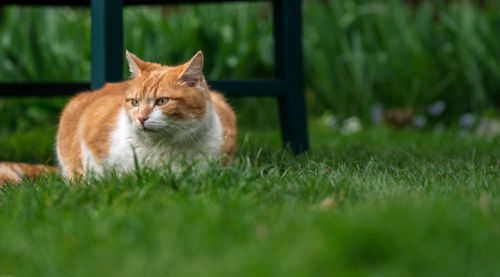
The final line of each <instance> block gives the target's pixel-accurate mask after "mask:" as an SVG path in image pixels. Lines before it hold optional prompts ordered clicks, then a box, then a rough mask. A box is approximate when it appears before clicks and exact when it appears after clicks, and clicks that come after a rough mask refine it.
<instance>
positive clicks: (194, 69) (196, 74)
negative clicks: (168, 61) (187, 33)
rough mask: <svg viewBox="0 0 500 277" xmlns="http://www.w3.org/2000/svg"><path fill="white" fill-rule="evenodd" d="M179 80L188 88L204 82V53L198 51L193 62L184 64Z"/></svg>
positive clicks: (192, 59)
mask: <svg viewBox="0 0 500 277" xmlns="http://www.w3.org/2000/svg"><path fill="white" fill-rule="evenodd" d="M179 79H180V80H181V81H182V82H183V83H185V84H187V85H188V86H196V85H197V84H199V83H200V82H201V81H202V80H203V53H202V52H201V51H198V53H196V55H194V56H193V57H192V58H191V60H189V61H188V62H187V63H185V64H184V70H182V73H181V74H180V75H179Z"/></svg>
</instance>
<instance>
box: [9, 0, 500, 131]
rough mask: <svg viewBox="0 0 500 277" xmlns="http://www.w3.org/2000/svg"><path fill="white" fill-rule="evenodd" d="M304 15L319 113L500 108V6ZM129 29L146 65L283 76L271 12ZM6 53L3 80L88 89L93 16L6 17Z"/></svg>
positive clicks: (147, 13)
mask: <svg viewBox="0 0 500 277" xmlns="http://www.w3.org/2000/svg"><path fill="white" fill-rule="evenodd" d="M303 6H304V32H303V33H304V40H303V43H304V50H305V51H304V52H305V65H306V68H305V77H306V81H307V100H308V108H309V112H310V113H311V114H312V115H318V114H321V113H322V112H323V111H324V110H330V111H333V112H334V113H335V114H337V115H338V116H340V117H347V116H351V115H361V116H362V118H363V119H368V118H369V110H370V107H371V106H372V105H373V104H374V103H377V102H380V103H382V104H384V106H386V107H413V108H414V109H416V110H417V111H421V110H423V109H425V107H426V105H427V104H429V103H432V102H434V101H436V100H443V101H445V102H446V104H447V106H448V109H447V110H446V114H445V116H447V117H448V118H453V117H455V116H457V115H459V114H462V113H464V112H469V111H473V112H485V111H487V110H490V109H494V108H495V107H496V106H497V105H498V104H499V103H500V94H499V93H498V91H499V90H500V54H499V53H500V35H499V32H498V22H499V21H500V13H499V12H498V6H499V5H498V2H490V3H489V4H487V5H486V6H485V7H484V8H480V7H479V6H477V5H476V4H474V2H473V1H453V2H452V3H449V4H443V3H441V1H423V2H422V4H420V5H416V6H408V5H406V4H405V3H404V1H397V0H387V1H353V0H342V1H334V0H328V1H318V0H307V1H304V2H303ZM124 26H125V28H124V29H125V32H124V33H125V48H128V49H129V50H131V51H132V52H134V53H136V54H137V55H139V56H142V57H144V58H145V59H148V60H154V61H158V62H162V63H180V62H182V61H184V60H187V59H188V58H189V57H190V56H191V55H193V53H195V51H197V50H199V49H202V50H203V51H204V52H205V53H206V61H207V63H206V70H205V72H206V74H207V75H208V76H209V77H210V78H214V79H217V78H270V77H272V76H273V68H274V66H273V57H274V54H273V40H272V12H271V6H270V5H269V4H264V3H253V4H241V3H238V4H203V5H195V6H190V5H180V6H165V7H139V8H126V9H125V13H124ZM0 48H1V51H0V59H1V60H2V65H3V66H1V67H0V81H28V80H34V81H42V80H64V81H69V80H88V79H89V77H90V18H89V11H88V10H87V9H69V8H48V9H43V8H19V7H6V8H3V9H2V13H1V21H0ZM126 71H127V70H126V67H125V63H124V72H126ZM51 101H53V100H49V101H48V102H44V101H41V100H34V101H33V102H30V103H29V106H30V107H32V108H31V109H33V110H35V111H32V112H30V114H33V115H35V114H36V116H31V115H28V116H26V117H24V119H23V117H21V116H15V117H14V116H12V117H9V116H7V117H5V116H2V117H1V119H0V123H1V125H2V126H9V128H14V127H16V128H17V127H19V126H26V125H29V123H30V122H36V123H38V124H44V122H49V124H50V125H53V124H54V123H55V121H56V119H57V114H58V113H59V109H60V108H61V107H62V103H64V101H65V99H62V100H54V101H55V102H51ZM25 102H26V100H25V99H23V100H22V101H19V100H0V112H1V113H2V114H17V115H20V114H24V110H23V108H24V107H25V105H24V104H25ZM36 103H41V104H40V106H39V107H37V106H36ZM42 103H45V104H42ZM47 103H48V104H47ZM233 104H234V105H235V106H236V108H237V111H238V112H239V113H240V118H241V119H242V122H245V124H253V125H256V126H273V124H275V123H276V112H275V111H276V106H275V105H274V102H272V101H270V100H264V102H262V100H256V99H235V100H233ZM256 107H260V108H256ZM262 109H265V110H266V111H272V112H269V113H262V112H259V111H260V110H262ZM42 114H43V116H40V115H42ZM40 118H41V119H40ZM24 120H26V122H23V121H24ZM18 121H19V122H18ZM0 128H2V127H0Z"/></svg>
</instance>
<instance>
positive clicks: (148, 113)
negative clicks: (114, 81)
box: [125, 51, 210, 135]
mask: <svg viewBox="0 0 500 277" xmlns="http://www.w3.org/2000/svg"><path fill="white" fill-rule="evenodd" d="M127 60H128V64H129V68H130V73H131V75H132V78H131V80H130V81H129V82H130V86H129V88H128V89H127V92H126V93H125V110H126V111H127V114H128V117H129V118H130V120H131V121H132V123H133V125H134V126H135V127H136V128H137V129H138V130H139V131H144V132H150V133H159V134H162V133H163V134H166V135H167V134H170V135H175V134H176V133H179V132H180V133H182V130H185V129H186V128H188V127H189V126H192V125H196V123H197V122H200V121H201V120H203V118H204V117H205V113H206V110H207V102H209V101H210V97H209V93H208V87H207V83H206V81H205V78H204V77H203V72H202V70H203V54H202V53H201V51H199V52H198V53H196V55H194V56H193V57H192V58H191V59H190V60H189V61H188V62H186V63H184V64H182V65H178V66H162V65H160V64H156V63H150V62H145V61H142V60H141V59H139V58H138V57H137V56H135V55H133V54H131V53H129V52H128V51H127ZM180 133H179V134H180Z"/></svg>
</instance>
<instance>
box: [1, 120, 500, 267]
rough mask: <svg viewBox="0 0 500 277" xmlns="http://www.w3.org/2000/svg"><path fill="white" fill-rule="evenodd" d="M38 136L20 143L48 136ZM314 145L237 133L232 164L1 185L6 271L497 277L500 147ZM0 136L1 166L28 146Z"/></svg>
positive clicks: (403, 140)
mask: <svg viewBox="0 0 500 277" xmlns="http://www.w3.org/2000/svg"><path fill="white" fill-rule="evenodd" d="M32 132H33V133H30V134H32V135H31V136H26V139H25V140H24V141H23V142H22V144H29V145H34V144H36V143H37V142H38V139H39V137H41V136H43V134H44V132H45V135H46V136H49V134H51V133H52V132H53V131H52V130H45V131H42V130H38V131H37V130H34V131H32ZM18 135H19V136H21V134H18ZM311 139H312V145H313V150H312V151H311V153H309V154H308V155H303V156H299V157H293V156H292V155H290V154H289V153H287V152H286V151H282V150H277V149H279V137H278V136H277V133H276V132H274V131H255V130H243V131H242V134H241V136H240V148H239V150H238V153H237V155H236V158H235V160H234V163H233V164H232V165H231V166H228V167H226V168H221V167H219V166H216V165H212V166H211V167H210V169H209V170H208V171H207V172H199V171H197V170H195V169H193V168H186V169H185V171H184V172H183V173H182V174H181V175H180V176H173V175H167V176H159V175H158V174H156V173H155V172H150V171H143V172H139V173H133V174H130V175H127V176H123V177H120V178H115V177H110V178H107V179H104V180H90V181H89V182H88V183H87V184H86V185H74V184H73V185H66V184H65V183H64V182H63V181H62V180H61V179H60V178H58V177H57V176H51V177H49V178H47V179H43V180H39V181H36V182H30V181H24V182H23V183H22V184H21V185H20V186H17V187H14V186H9V187H6V188H4V189H2V191H1V194H0V226H1V227H0V257H1V258H0V274H15V275H16V276H138V275H140V276H152V275H153V276H162V275H165V274H168V275H170V276H221V275H222V276H321V275H323V276H333V275H335V274H336V275H342V276H343V275H352V276H364V275H372V276H405V275H425V276H429V275H434V276H480V275H482V276H494V275H498V274H499V272H500V265H499V264H498V262H497V261H498V258H499V257H500V223H499V222H500V221H499V220H498V219H499V216H500V212H499V207H500V201H499V200H500V194H499V187H500V186H499V180H500V173H499V170H498V169H499V166H500V162H499V161H500V142H499V141H498V140H486V139H482V138H476V137H472V136H463V137H462V136H460V135H458V132H456V131H453V130H448V131H443V132H431V131H426V132H416V131H411V130H403V131H394V130H392V129H388V128H384V127H373V128H368V129H365V130H363V131H362V132H360V133H356V134H353V135H349V136H343V135H341V134H340V133H339V132H337V131H335V130H331V129H328V128H326V127H324V126H322V125H320V124H318V123H314V122H313V123H312V125H311ZM29 140H31V142H29ZM0 142H1V143H0V155H1V156H0V159H15V160H17V159H20V158H21V157H25V156H29V155H28V154H29V153H31V152H32V150H30V149H33V147H31V146H29V147H28V145H25V147H24V152H22V151H20V152H16V151H17V150H16V151H12V152H4V150H5V149H8V148H10V147H14V148H16V147H21V146H17V145H16V144H17V143H19V144H21V142H20V141H19V142H18V141H16V140H13V139H8V138H7V137H6V136H1V137H0ZM38 145H39V146H40V148H46V150H43V151H42V150H39V151H40V153H49V152H50V149H51V147H52V145H51V144H50V143H40V144H38ZM5 153H10V154H5ZM37 155H39V156H38V157H40V159H39V160H38V161H46V160H48V159H49V158H50V155H51V154H48V156H43V155H44V154H37ZM325 199H326V200H325Z"/></svg>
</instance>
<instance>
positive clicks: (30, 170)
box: [0, 162, 59, 186]
mask: <svg viewBox="0 0 500 277" xmlns="http://www.w3.org/2000/svg"><path fill="white" fill-rule="evenodd" d="M52 172H59V168H57V167H54V166H48V165H41V164H26V163H11V162H0V186H2V185H4V184H5V183H7V182H8V183H13V184H17V183H19V182H20V181H21V180H22V179H23V177H27V178H29V179H36V178H37V177H39V176H41V175H44V174H50V173H52Z"/></svg>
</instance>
